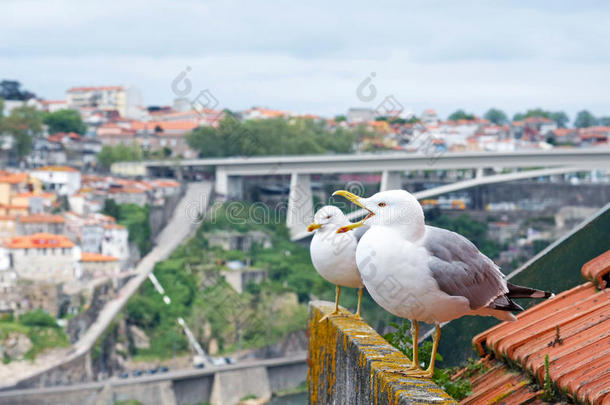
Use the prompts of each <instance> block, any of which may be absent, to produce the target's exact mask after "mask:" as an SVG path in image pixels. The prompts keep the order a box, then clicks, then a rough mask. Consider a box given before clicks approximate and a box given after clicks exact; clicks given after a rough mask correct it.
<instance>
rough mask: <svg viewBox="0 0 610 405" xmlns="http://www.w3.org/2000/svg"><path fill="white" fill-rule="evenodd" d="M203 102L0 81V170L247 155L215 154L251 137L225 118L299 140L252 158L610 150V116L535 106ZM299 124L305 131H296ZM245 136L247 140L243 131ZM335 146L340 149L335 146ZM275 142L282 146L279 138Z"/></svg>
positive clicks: (209, 98)
mask: <svg viewBox="0 0 610 405" xmlns="http://www.w3.org/2000/svg"><path fill="white" fill-rule="evenodd" d="M204 96H205V97H199V98H197V99H196V100H192V101H189V100H188V99H185V98H178V99H176V100H175V103H174V105H172V106H148V107H145V106H144V105H142V98H141V96H140V92H139V91H138V89H136V88H134V87H133V86H118V85H115V86H81V87H72V88H70V89H68V90H67V91H66V95H65V98H64V99H61V100H46V99H44V98H43V97H40V96H37V95H35V94H34V93H32V92H29V91H26V90H23V89H22V88H21V84H20V83H19V82H16V81H9V80H4V81H2V82H0V99H2V107H1V108H2V113H1V114H0V164H1V165H2V166H4V167H6V166H21V167H26V166H27V167H39V166H45V165H69V166H72V167H78V168H82V169H84V170H88V169H90V168H95V167H96V165H97V166H98V167H99V166H102V168H103V166H104V165H105V166H108V165H109V164H110V163H112V162H114V161H118V160H140V159H156V158H159V159H160V158H185V159H188V158H195V157H197V156H203V157H206V156H226V155H239V154H244V153H245V152H244V151H243V148H242V149H239V148H238V149H235V148H233V149H231V148H228V147H227V146H226V145H225V146H224V148H220V149H219V148H218V147H217V145H218V144H219V142H221V141H222V139H220V140H219V139H217V138H219V137H220V138H224V140H225V141H227V138H229V139H228V141H229V142H230V143H235V142H233V141H235V139H236V138H230V137H231V136H235V137H237V138H239V137H244V136H247V131H252V130H253V129H252V128H255V129H256V127H255V126H251V127H248V126H247V125H246V126H243V125H242V126H237V127H231V126H230V125H228V124H227V125H225V126H224V127H223V125H221V123H222V122H223V120H229V119H230V120H234V121H236V122H237V123H241V124H244V123H246V124H247V123H248V122H253V121H262V120H271V121H277V120H282V121H284V124H287V125H288V126H286V127H282V126H281V124H278V125H279V126H271V125H268V126H265V127H261V126H260V125H259V128H260V129H261V131H263V132H266V133H271V132H273V129H274V128H275V129H278V131H280V132H286V131H287V128H289V129H290V130H291V131H294V132H295V133H296V135H299V134H301V138H302V139H300V140H299V141H296V140H294V139H291V138H290V137H287V140H286V141H285V142H284V141H281V143H282V145H281V147H280V146H277V148H266V147H263V148H261V149H262V150H260V151H257V152H256V153H257V154H263V153H268V154H274V153H277V154H292V153H324V152H335V153H336V152H341V153H349V152H360V151H383V150H388V151H409V152H416V151H420V152H421V151H422V149H423V148H425V149H426V150H433V151H437V152H444V151H451V152H460V151H497V152H507V151H514V150H519V149H551V148H559V147H561V148H564V147H601V146H606V147H607V146H608V145H609V140H608V135H609V134H610V117H594V116H593V115H592V114H591V113H590V112H588V111H586V110H583V111H581V112H579V113H578V114H577V116H576V117H574V120H573V122H572V125H570V119H569V117H568V116H567V115H566V114H565V113H564V112H552V111H545V110H543V109H540V108H537V109H530V110H527V111H526V112H524V113H518V114H515V116H514V117H513V119H512V120H511V119H509V118H508V117H507V115H506V114H505V113H504V112H503V111H501V110H498V109H495V108H492V109H490V110H489V111H487V112H486V113H485V114H484V115H483V116H482V117H479V116H475V115H474V114H471V113H468V112H465V111H463V110H458V111H456V112H454V113H453V114H451V115H450V116H449V117H448V118H447V119H443V118H441V117H439V116H438V115H437V113H436V112H435V111H434V110H432V109H428V110H425V111H423V112H422V113H421V114H419V115H416V114H413V113H411V112H406V111H404V110H403V109H402V107H400V104H399V103H397V102H393V103H392V104H391V106H392V108H391V109H390V108H385V107H384V105H383V104H382V105H380V106H379V107H378V108H376V109H371V108H350V109H349V110H348V111H347V112H346V113H345V114H344V115H338V116H335V117H332V118H328V117H321V116H317V115H312V114H305V115H303V114H293V113H290V112H288V111H280V110H273V109H269V108H262V107H252V108H250V109H247V110H243V111H229V110H227V109H220V108H219V107H218V105H217V104H218V102H217V101H216V99H215V98H214V96H213V95H212V94H206V95H204ZM202 100H203V101H202ZM303 121H306V122H309V126H307V125H306V124H298V123H299V122H303ZM297 124H298V125H297ZM206 128H207V129H208V130H207V132H206V131H205V130H204V129H206ZM243 128H245V132H246V133H245V134H244V133H240V131H241V130H242V129H243ZM214 131H215V132H214ZM307 131H309V132H307ZM310 132H313V133H315V134H317V135H319V136H321V137H323V138H324V139H325V140H326V141H328V142H329V144H328V145H322V144H323V143H324V142H320V141H319V138H315V141H316V142H314V143H315V144H316V145H317V147H314V145H313V144H312V143H311V142H306V139H307V136H309V134H310ZM227 134H229V135H227ZM346 134H349V135H350V136H349V137H346V136H345V135H346ZM274 136H275V138H277V137H278V135H277V134H275V135H274ZM339 140H341V144H340V145H337V144H336V143H335V144H333V143H332V142H333V141H335V142H338V141H339ZM297 142H300V143H297ZM272 143H273V144H278V139H273V142H272ZM346 143H347V144H346ZM265 146H266V145H265ZM269 149H271V150H269ZM100 154H101V155H100ZM96 157H97V158H96Z"/></svg>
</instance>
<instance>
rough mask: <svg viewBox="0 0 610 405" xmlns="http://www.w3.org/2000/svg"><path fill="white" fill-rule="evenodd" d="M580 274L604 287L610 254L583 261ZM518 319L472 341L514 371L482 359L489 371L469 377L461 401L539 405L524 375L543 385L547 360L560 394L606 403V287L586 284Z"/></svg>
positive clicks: (609, 318) (609, 319)
mask: <svg viewBox="0 0 610 405" xmlns="http://www.w3.org/2000/svg"><path fill="white" fill-rule="evenodd" d="M582 273H583V275H584V276H585V277H587V278H589V279H593V280H596V281H597V282H598V285H599V286H601V287H602V288H603V287H605V286H606V283H605V281H606V280H605V279H604V277H606V276H607V274H608V273H610V251H608V252H606V253H604V254H602V255H601V256H598V257H597V258H595V259H593V260H591V261H589V262H588V263H586V264H585V265H584V266H583V268H582ZM517 318H518V320H517V321H516V322H504V323H501V324H499V325H496V326H495V327H493V328H491V329H488V330H487V331H485V332H483V333H481V334H479V335H477V336H475V337H474V339H473V344H474V345H475V348H476V349H477V350H478V352H479V354H481V355H485V354H487V353H490V354H491V355H492V356H494V357H495V358H496V359H510V362H511V363H512V364H513V365H514V366H516V367H517V369H516V370H514V369H513V370H509V369H508V368H507V366H506V365H505V363H503V362H502V361H499V360H495V359H493V360H487V359H483V362H484V364H487V365H488V366H489V367H490V368H489V369H488V370H487V371H486V372H485V373H483V374H481V375H478V376H475V377H472V378H471V383H472V386H473V394H472V395H471V396H469V397H468V398H466V399H464V400H463V401H462V403H465V404H466V403H467V404H487V403H492V402H494V401H499V399H501V401H499V402H502V403H507V404H520V403H524V402H527V401H530V402H529V403H532V402H531V401H532V400H533V401H534V403H537V402H539V401H540V399H539V394H540V392H534V390H535V385H533V384H530V382H529V381H528V380H527V378H526V374H529V375H532V376H533V377H534V378H535V379H536V380H537V382H538V386H540V385H542V383H543V381H544V376H545V373H546V370H545V365H544V363H545V358H546V357H547V356H548V358H549V369H548V371H549V375H550V377H551V379H552V380H553V382H554V383H555V385H556V386H557V387H558V388H559V389H560V390H562V391H564V392H567V393H568V395H570V396H571V397H572V398H573V399H574V400H576V401H579V402H586V403H591V404H602V403H610V289H602V290H599V289H598V288H597V287H596V285H595V284H594V283H592V282H587V283H584V284H582V285H579V286H576V287H574V288H572V289H570V290H567V291H564V292H562V293H561V294H559V295H558V296H556V297H555V298H552V299H549V300H547V301H544V302H542V303H540V304H538V305H536V306H534V307H531V308H529V309H528V310H527V311H524V312H523V313H521V314H519V315H518V316H517ZM488 356H489V354H488ZM519 369H520V370H519ZM456 377H457V374H456Z"/></svg>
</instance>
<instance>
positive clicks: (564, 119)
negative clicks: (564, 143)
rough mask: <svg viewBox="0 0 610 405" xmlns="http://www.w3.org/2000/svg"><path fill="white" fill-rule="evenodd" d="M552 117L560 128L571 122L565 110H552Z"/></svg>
mask: <svg viewBox="0 0 610 405" xmlns="http://www.w3.org/2000/svg"><path fill="white" fill-rule="evenodd" d="M550 118H551V119H552V120H553V121H555V122H556V123H557V126H558V127H559V128H565V127H566V126H567V125H568V122H570V118H569V117H568V115H567V114H566V113H564V112H563V111H556V112H552V113H551V115H550Z"/></svg>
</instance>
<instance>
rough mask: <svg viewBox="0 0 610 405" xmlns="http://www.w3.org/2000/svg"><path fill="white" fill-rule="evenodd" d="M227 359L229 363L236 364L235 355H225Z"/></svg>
mask: <svg viewBox="0 0 610 405" xmlns="http://www.w3.org/2000/svg"><path fill="white" fill-rule="evenodd" d="M225 361H226V362H227V364H235V358H234V357H225Z"/></svg>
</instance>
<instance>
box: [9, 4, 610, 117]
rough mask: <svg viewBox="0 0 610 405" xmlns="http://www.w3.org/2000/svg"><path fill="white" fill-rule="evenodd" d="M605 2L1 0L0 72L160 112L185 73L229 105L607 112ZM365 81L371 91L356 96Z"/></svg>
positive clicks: (59, 94)
mask: <svg viewBox="0 0 610 405" xmlns="http://www.w3.org/2000/svg"><path fill="white" fill-rule="evenodd" d="M609 4H610V3H608V2H606V1H578V2H576V1H522V2H521V1H493V2H491V1H460V2H457V1H451V2H450V1H442V2H441V1H432V0H428V1H421V2H420V1H385V2H384V1H366V2H359V1H355V0H351V1H345V2H340V1H328V0H327V1H320V2H317V1H303V2H297V1H267V2H257V1H213V2H208V1H201V0H200V1H196V0H179V1H176V0H174V1H156V0H141V1H140V0H134V1H132V0H122V1H110V0H105V1H97V0H87V1H82V0H55V1H54V0H40V1H38V0H2V1H1V2H0V78H7V79H16V80H19V81H21V82H22V83H23V85H24V87H26V88H27V89H28V90H31V91H33V92H35V93H36V94H38V95H39V96H40V97H43V98H46V99H61V98H64V97H65V90H66V89H68V88H69V87H71V86H77V85H78V86H82V85H114V84H125V85H133V86H136V87H137V88H139V89H140V91H141V93H142V95H143V98H144V102H145V103H146V104H149V105H159V104H170V103H171V102H172V100H173V99H174V98H175V95H174V93H173V91H172V86H171V84H172V81H173V80H174V78H176V76H178V75H179V74H180V72H182V71H185V69H186V68H187V67H189V68H190V72H188V74H187V78H188V79H189V80H190V81H191V84H192V90H191V92H190V93H189V94H188V95H187V97H193V98H194V97H195V96H197V94H198V93H199V91H200V90H204V89H209V90H210V92H211V93H212V94H213V95H214V96H215V97H216V99H217V100H218V102H219V107H226V108H230V109H235V110H238V109H245V108H248V107H251V106H253V105H258V106H266V107H270V108H275V109H285V110H290V111H294V112H300V113H305V112H312V113H317V114H322V115H329V116H330V115H334V114H339V113H343V112H344V111H345V110H346V109H347V108H349V107H354V106H360V107H371V108H375V107H377V105H378V104H379V103H381V102H382V101H383V99H384V98H385V97H386V96H389V95H393V96H394V97H395V99H396V100H398V102H399V103H400V104H401V105H402V106H403V107H404V108H405V109H406V110H412V111H414V112H416V113H420V112H421V111H422V110H423V109H424V108H435V109H436V110H437V111H438V112H439V113H440V114H441V115H442V116H446V115H447V114H449V113H451V112H452V111H453V110H455V109H456V108H464V109H466V110H467V111H471V112H474V113H477V114H482V113H483V112H484V111H485V110H486V109H487V108H489V107H492V106H493V107H498V108H502V109H504V110H506V111H507V112H508V113H510V114H512V113H514V112H516V111H519V110H524V109H526V108H531V107H538V106H539V107H543V108H547V109H552V110H565V111H566V112H568V114H569V115H570V118H571V119H572V118H573V117H574V115H575V112H576V111H578V110H580V109H582V108H587V109H590V110H591V111H592V112H593V113H595V114H598V115H610V49H609V48H610V5H609ZM371 73H374V76H375V77H374V78H373V79H372V82H371V84H372V85H373V86H374V88H375V90H376V95H375V97H372V96H371V97H368V99H371V98H372V99H371V100H370V101H363V100H361V99H359V98H358V97H357V95H356V92H357V88H358V86H359V85H360V84H361V83H362V81H363V80H365V79H366V78H367V77H369V76H370V75H371ZM367 89H368V86H366V88H365V90H367ZM366 94H367V95H369V94H370V89H368V90H367V92H366Z"/></svg>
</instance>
